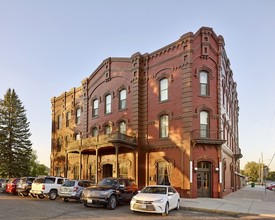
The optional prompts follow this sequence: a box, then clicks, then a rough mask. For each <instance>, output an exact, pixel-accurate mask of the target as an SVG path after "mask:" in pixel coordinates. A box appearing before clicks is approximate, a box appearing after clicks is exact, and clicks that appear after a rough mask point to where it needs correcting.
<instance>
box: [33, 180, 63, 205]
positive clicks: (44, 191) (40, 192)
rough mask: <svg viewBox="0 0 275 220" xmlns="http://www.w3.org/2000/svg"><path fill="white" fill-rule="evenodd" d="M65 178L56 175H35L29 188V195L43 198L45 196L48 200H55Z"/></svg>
mask: <svg viewBox="0 0 275 220" xmlns="http://www.w3.org/2000/svg"><path fill="white" fill-rule="evenodd" d="M66 180H67V179H66V178H64V177H57V176H43V177H37V178H36V179H35V180H34V181H33V183H32V188H31V190H30V195H31V197H37V198H39V199H43V198H44V197H45V196H46V197H48V198H49V199H50V200H55V199H56V198H57V196H58V194H59V189H60V187H61V185H62V184H63V183H65V181H66Z"/></svg>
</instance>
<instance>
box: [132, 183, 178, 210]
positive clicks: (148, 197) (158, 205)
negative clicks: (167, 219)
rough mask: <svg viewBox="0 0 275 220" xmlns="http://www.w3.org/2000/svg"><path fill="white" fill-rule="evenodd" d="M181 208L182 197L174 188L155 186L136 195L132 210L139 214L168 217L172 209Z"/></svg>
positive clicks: (145, 188) (133, 199) (146, 188)
mask: <svg viewBox="0 0 275 220" xmlns="http://www.w3.org/2000/svg"><path fill="white" fill-rule="evenodd" d="M179 208H180V195H179V193H178V192H177V191H176V190H175V189H174V188H173V187H172V186H164V185H154V186H146V187H144V188H143V189H142V190H141V191H140V192H139V193H138V194H137V195H135V196H134V197H133V198H132V200H131V203H130V209H131V210H132V211H138V212H151V213H162V214H163V215H168V213H169V211H170V210H172V209H179Z"/></svg>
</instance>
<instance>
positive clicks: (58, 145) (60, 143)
mask: <svg viewBox="0 0 275 220" xmlns="http://www.w3.org/2000/svg"><path fill="white" fill-rule="evenodd" d="M61 147H62V142H61V138H60V137H59V138H58V139H57V147H56V150H57V152H60V151H61Z"/></svg>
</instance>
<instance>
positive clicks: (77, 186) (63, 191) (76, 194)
mask: <svg viewBox="0 0 275 220" xmlns="http://www.w3.org/2000/svg"><path fill="white" fill-rule="evenodd" d="M93 184H94V183H93V182H92V181H90V180H67V181H66V182H65V183H63V185H62V186H61V187H60V190H59V197H60V198H62V199H63V201H64V202H68V201H69V200H70V199H74V200H78V201H80V197H81V195H82V190H83V189H84V188H85V187H89V186H91V185H93Z"/></svg>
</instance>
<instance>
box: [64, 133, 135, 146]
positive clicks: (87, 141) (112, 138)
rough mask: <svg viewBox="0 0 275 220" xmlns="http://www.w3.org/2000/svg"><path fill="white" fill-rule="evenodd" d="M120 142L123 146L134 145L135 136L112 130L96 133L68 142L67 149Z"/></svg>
mask: <svg viewBox="0 0 275 220" xmlns="http://www.w3.org/2000/svg"><path fill="white" fill-rule="evenodd" d="M110 143H111V144H120V145H124V146H131V147H136V146H137V143H136V138H135V137H132V136H128V135H126V134H121V133H119V132H112V133H110V134H104V135H98V136H96V137H88V138H84V139H81V140H75V141H71V142H69V143H68V147H67V150H78V149H80V148H82V149H83V148H88V147H93V146H96V145H106V146H107V145H110Z"/></svg>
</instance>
